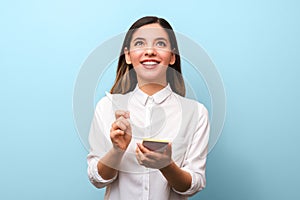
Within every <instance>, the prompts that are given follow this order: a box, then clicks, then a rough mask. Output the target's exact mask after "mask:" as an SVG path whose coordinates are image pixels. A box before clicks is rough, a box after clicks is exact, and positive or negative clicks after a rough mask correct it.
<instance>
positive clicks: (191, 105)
mask: <svg viewBox="0 0 300 200" xmlns="http://www.w3.org/2000/svg"><path fill="white" fill-rule="evenodd" d="M174 94H175V95H176V97H177V98H178V99H179V101H180V102H181V104H182V107H183V108H184V109H189V110H193V111H198V112H199V113H203V114H205V115H208V110H207V108H206V107H205V105H204V104H202V103H201V102H199V101H197V100H195V99H191V98H188V97H183V96H180V95H178V94H176V93H174Z"/></svg>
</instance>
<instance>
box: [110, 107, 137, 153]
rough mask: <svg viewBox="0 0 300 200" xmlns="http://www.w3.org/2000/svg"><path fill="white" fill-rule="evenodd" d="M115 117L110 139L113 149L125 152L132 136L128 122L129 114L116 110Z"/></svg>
mask: <svg viewBox="0 0 300 200" xmlns="http://www.w3.org/2000/svg"><path fill="white" fill-rule="evenodd" d="M115 116H116V121H115V122H114V123H113V124H112V125H111V129H110V139H111V141H112V143H113V147H114V148H115V149H117V150H123V151H125V150H126V149H127V147H128V145H129V143H130V141H131V134H132V132H131V126H130V123H129V121H128V119H129V112H128V111H123V110H117V111H116V112H115Z"/></svg>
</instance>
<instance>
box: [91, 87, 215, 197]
mask: <svg viewBox="0 0 300 200" xmlns="http://www.w3.org/2000/svg"><path fill="white" fill-rule="evenodd" d="M116 110H127V111H129V112H130V119H129V121H130V123H131V127H132V139H131V142H130V144H129V146H128V148H127V150H126V152H125V153H124V155H123V158H122V160H121V163H120V166H119V167H118V174H117V175H116V176H115V177H114V178H112V179H111V180H104V179H103V178H102V177H101V176H100V175H99V173H98V169H97V163H98V162H99V160H100V159H101V158H102V157H103V156H104V155H105V154H106V153H107V152H108V151H109V150H110V149H111V148H112V143H111V140H110V128H111V124H112V123H113V122H114V121H115V114H114V113H115V111H116ZM143 138H155V139H163V140H168V141H170V142H172V159H173V161H174V162H175V163H176V164H177V166H179V167H180V168H181V169H182V170H185V171H187V172H189V173H190V174H191V177H192V183H191V187H190V188H189V189H188V190H187V191H185V192H178V191H176V190H175V189H174V188H171V187H170V185H168V182H167V180H166V179H165V178H164V176H163V175H162V173H161V172H160V171H159V170H158V169H149V168H146V167H144V166H141V165H139V163H138V161H137V159H136V157H135V149H136V143H137V142H139V143H140V142H141V141H142V139H143ZM208 138H209V118H208V112H207V110H206V108H205V107H204V106H203V105H202V104H200V103H198V102H196V101H194V100H190V99H187V98H184V97H181V96H179V95H177V94H176V93H174V92H173V91H172V90H171V88H170V86H169V85H168V86H166V87H165V88H164V89H162V90H160V91H159V92H157V93H155V94H154V95H152V96H148V95H147V94H145V93H144V92H143V91H141V90H140V89H139V87H138V86H137V87H136V88H135V90H134V91H132V92H129V93H127V94H125V95H121V94H107V96H105V97H104V98H102V99H101V100H100V101H99V102H98V104H97V106H96V110H95V115H94V119H93V121H92V125H91V129H90V135H89V142H90V153H89V155H88V157H87V161H88V176H89V179H90V181H91V182H92V183H93V184H94V185H95V186H96V187H98V188H102V187H105V186H106V193H105V199H106V200H123V199H124V200H129V199H134V200H139V199H141V200H146V199H147V200H148V199H153V200H158V199H159V200H177V199H187V197H188V196H191V195H193V194H195V193H196V192H198V191H199V190H201V189H203V188H204V187H205V184H206V179H205V166H206V155H207V149H208ZM112 167H113V166H112Z"/></svg>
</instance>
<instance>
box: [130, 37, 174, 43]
mask: <svg viewBox="0 0 300 200" xmlns="http://www.w3.org/2000/svg"><path fill="white" fill-rule="evenodd" d="M136 40H146V39H145V38H142V37H137V38H135V39H134V40H132V41H133V42H134V41H136ZM155 40H164V41H168V40H167V39H166V38H164V37H158V38H155Z"/></svg>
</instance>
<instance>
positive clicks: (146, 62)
mask: <svg viewBox="0 0 300 200" xmlns="http://www.w3.org/2000/svg"><path fill="white" fill-rule="evenodd" d="M159 63H160V61H158V60H153V59H151V60H143V61H141V64H142V65H143V66H144V67H145V68H147V69H152V68H155V67H156V66H157V65H158V64H159Z"/></svg>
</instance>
